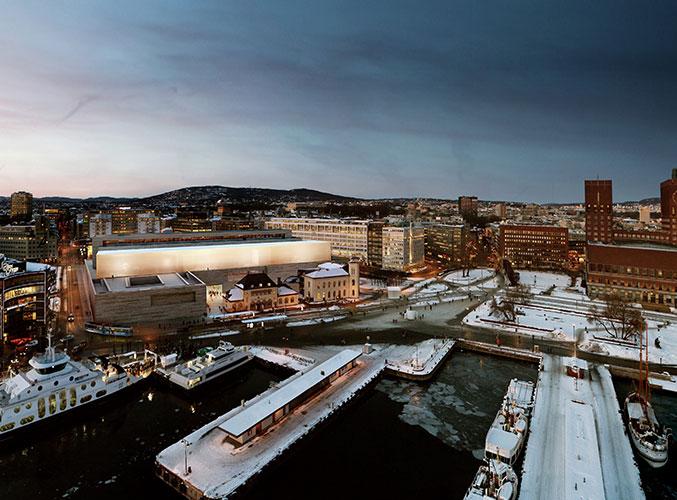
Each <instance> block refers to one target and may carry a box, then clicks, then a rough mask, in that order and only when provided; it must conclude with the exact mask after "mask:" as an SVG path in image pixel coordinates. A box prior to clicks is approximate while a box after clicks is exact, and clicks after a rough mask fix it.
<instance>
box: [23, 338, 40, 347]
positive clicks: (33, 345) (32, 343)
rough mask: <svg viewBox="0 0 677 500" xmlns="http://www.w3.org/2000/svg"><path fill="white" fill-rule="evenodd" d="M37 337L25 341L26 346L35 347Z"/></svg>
mask: <svg viewBox="0 0 677 500" xmlns="http://www.w3.org/2000/svg"><path fill="white" fill-rule="evenodd" d="M38 343H39V342H38V339H33V340H31V341H29V342H26V347H35V346H37V345H38Z"/></svg>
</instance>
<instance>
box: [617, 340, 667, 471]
mask: <svg viewBox="0 0 677 500" xmlns="http://www.w3.org/2000/svg"><path fill="white" fill-rule="evenodd" d="M648 337H649V335H648V330H647V329H646V327H645V334H644V339H642V340H640V342H641V346H640V350H639V384H638V389H637V390H635V391H633V392H631V393H630V394H628V397H627V398H625V403H624V405H623V414H624V417H625V421H626V425H627V427H628V433H629V434H630V439H631V441H632V444H633V445H634V447H635V450H637V453H639V455H640V456H641V457H642V458H643V459H644V461H645V462H646V463H648V464H649V465H650V466H651V467H654V468H659V467H663V466H664V465H665V464H666V463H667V462H668V438H669V436H670V433H671V432H670V429H667V428H666V427H665V426H664V425H663V424H661V423H660V422H659V421H658V419H657V418H656V414H655V413H654V410H653V407H652V406H651V394H650V391H649V338H648Z"/></svg>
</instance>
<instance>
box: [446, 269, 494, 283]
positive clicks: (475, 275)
mask: <svg viewBox="0 0 677 500" xmlns="http://www.w3.org/2000/svg"><path fill="white" fill-rule="evenodd" d="M493 274H494V271H493V270H492V269H471V270H470V275H469V276H463V271H462V270H459V271H453V272H451V273H449V274H446V275H445V276H444V280H445V281H447V282H449V283H452V284H454V285H470V284H471V283H475V282H476V281H480V280H483V279H485V278H488V277H489V276H492V275H493Z"/></svg>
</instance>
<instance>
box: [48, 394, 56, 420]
mask: <svg viewBox="0 0 677 500" xmlns="http://www.w3.org/2000/svg"><path fill="white" fill-rule="evenodd" d="M54 412H56V394H50V395H49V414H50V415H52V414H54Z"/></svg>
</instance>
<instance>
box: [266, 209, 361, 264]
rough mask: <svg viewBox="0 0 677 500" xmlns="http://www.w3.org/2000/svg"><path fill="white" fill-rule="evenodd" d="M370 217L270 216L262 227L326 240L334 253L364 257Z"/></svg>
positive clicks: (299, 236) (338, 255)
mask: <svg viewBox="0 0 677 500" xmlns="http://www.w3.org/2000/svg"><path fill="white" fill-rule="evenodd" d="M370 222H371V221H366V220H352V219H296V218H278V217H275V218H272V219H270V220H267V221H266V222H265V228H266V229H289V230H290V231H291V232H292V236H294V237H295V238H301V239H302V240H316V241H328V242H329V243H331V253H332V256H334V257H345V258H351V257H356V258H358V259H360V260H362V261H363V262H367V261H368V248H369V246H368V240H369V224H370ZM372 227H373V226H372Z"/></svg>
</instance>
